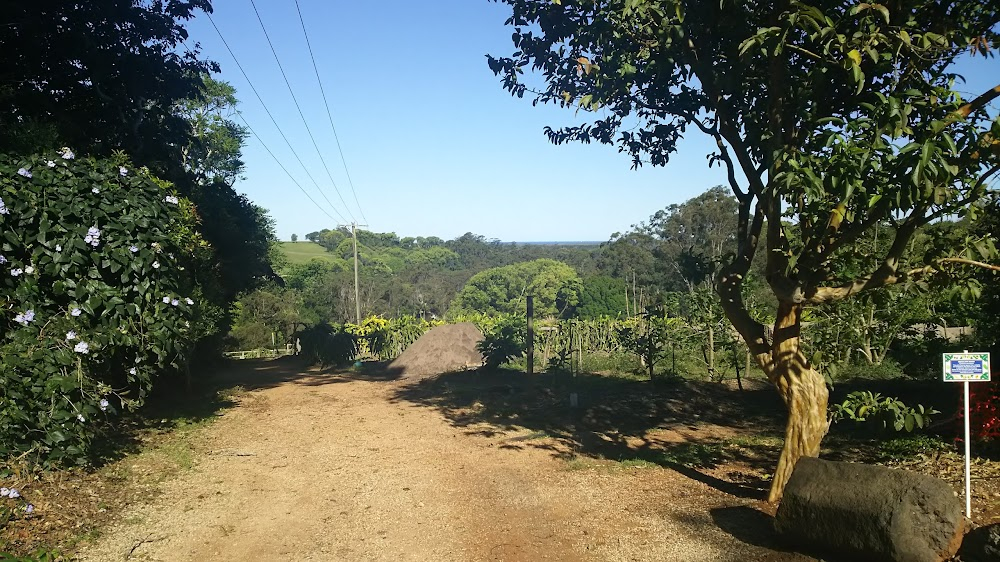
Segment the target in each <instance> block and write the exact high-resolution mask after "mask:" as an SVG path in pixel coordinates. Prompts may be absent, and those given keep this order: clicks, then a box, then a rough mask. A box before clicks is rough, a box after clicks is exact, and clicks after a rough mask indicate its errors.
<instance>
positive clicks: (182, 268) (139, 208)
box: [0, 148, 210, 465]
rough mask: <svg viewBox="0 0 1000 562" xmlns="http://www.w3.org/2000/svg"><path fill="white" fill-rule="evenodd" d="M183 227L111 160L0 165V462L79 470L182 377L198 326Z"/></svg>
mask: <svg viewBox="0 0 1000 562" xmlns="http://www.w3.org/2000/svg"><path fill="white" fill-rule="evenodd" d="M195 226H196V218H195V214H194V209H193V208H192V206H191V204H190V202H189V201H187V200H186V199H181V198H178V197H177V196H176V195H174V194H173V193H172V192H171V190H170V186H169V184H166V183H164V182H161V181H160V180H157V179H156V178H154V177H152V176H151V175H150V174H149V173H148V172H147V171H145V170H143V169H136V168H134V167H132V166H131V165H130V164H129V163H127V162H124V161H122V159H121V158H117V159H108V160H94V159H90V158H77V157H76V155H75V154H74V153H73V151H72V150H70V149H68V148H64V149H62V150H61V151H58V152H53V153H50V154H42V155H35V156H31V157H14V156H7V155H0V460H2V458H4V457H13V456H24V457H27V458H30V459H33V460H35V461H37V462H40V463H41V464H43V465H66V464H81V463H84V462H86V461H87V459H88V456H87V453H88V449H89V446H90V443H91V441H92V440H93V438H94V437H95V436H96V435H98V434H99V433H100V432H101V431H102V426H104V425H106V424H107V423H108V422H109V419H110V418H109V416H113V415H114V414H115V413H117V412H119V411H120V410H121V408H123V407H125V408H132V407H135V406H137V405H139V404H141V402H142V400H143V398H144V397H145V395H146V393H147V392H148V391H149V389H150V388H151V385H152V380H153V376H154V375H155V374H157V373H160V372H164V371H169V370H171V369H174V370H177V369H180V368H181V366H182V364H183V361H184V360H185V357H187V355H188V353H189V352H190V350H191V346H192V345H193V343H194V338H193V337H192V334H193V332H194V331H195V330H199V329H202V330H203V329H204V328H203V326H201V324H203V321H202V320H201V317H200V312H199V311H200V307H199V305H198V302H197V295H198V294H199V290H200V289H199V288H198V287H197V286H196V285H195V280H194V278H193V277H192V275H191V274H192V272H195V271H198V270H199V268H200V267H204V264H205V263H207V261H206V260H207V259H208V258H209V250H210V249H209V248H208V246H207V245H206V244H205V243H204V241H202V240H201V239H200V237H199V236H198V235H197V234H196V232H195ZM192 296H194V297H195V298H192Z"/></svg>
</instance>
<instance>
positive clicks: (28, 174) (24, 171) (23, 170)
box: [17, 168, 31, 180]
mask: <svg viewBox="0 0 1000 562" xmlns="http://www.w3.org/2000/svg"><path fill="white" fill-rule="evenodd" d="M17 173H18V174H19V175H22V176H24V177H26V178H28V179H29V180H30V179H31V171H30V170H28V169H27V168H21V169H20V170H18V171H17Z"/></svg>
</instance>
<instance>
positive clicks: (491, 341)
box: [478, 315, 528, 369]
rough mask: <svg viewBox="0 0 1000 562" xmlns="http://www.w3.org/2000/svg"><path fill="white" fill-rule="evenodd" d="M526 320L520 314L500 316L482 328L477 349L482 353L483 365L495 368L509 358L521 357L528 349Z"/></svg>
mask: <svg viewBox="0 0 1000 562" xmlns="http://www.w3.org/2000/svg"><path fill="white" fill-rule="evenodd" d="M527 332H528V324H527V320H525V319H524V318H521V317H520V316H513V315H507V316H500V317H498V318H497V319H496V321H495V322H492V323H491V325H489V326H487V327H486V329H484V330H483V340H482V341H481V342H479V345H478V348H479V351H480V352H481V353H482V354H483V365H484V366H485V367H487V368H489V369H496V368H497V367H499V366H500V365H503V364H504V363H507V362H509V361H510V360H511V359H514V358H516V357H521V356H522V355H524V353H525V351H527V349H528V343H527Z"/></svg>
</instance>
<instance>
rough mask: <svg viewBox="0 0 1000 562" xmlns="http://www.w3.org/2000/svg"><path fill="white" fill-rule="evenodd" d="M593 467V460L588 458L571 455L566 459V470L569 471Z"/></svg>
mask: <svg viewBox="0 0 1000 562" xmlns="http://www.w3.org/2000/svg"><path fill="white" fill-rule="evenodd" d="M593 467H594V461H591V460H588V459H584V458H580V457H573V458H571V459H567V460H566V470H567V471H570V472H573V471H576V470H587V469H590V468H593Z"/></svg>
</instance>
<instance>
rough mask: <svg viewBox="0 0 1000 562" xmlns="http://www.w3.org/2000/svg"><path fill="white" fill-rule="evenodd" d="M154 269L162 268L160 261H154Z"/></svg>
mask: <svg viewBox="0 0 1000 562" xmlns="http://www.w3.org/2000/svg"><path fill="white" fill-rule="evenodd" d="M153 269H160V262H158V261H154V262H153Z"/></svg>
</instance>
